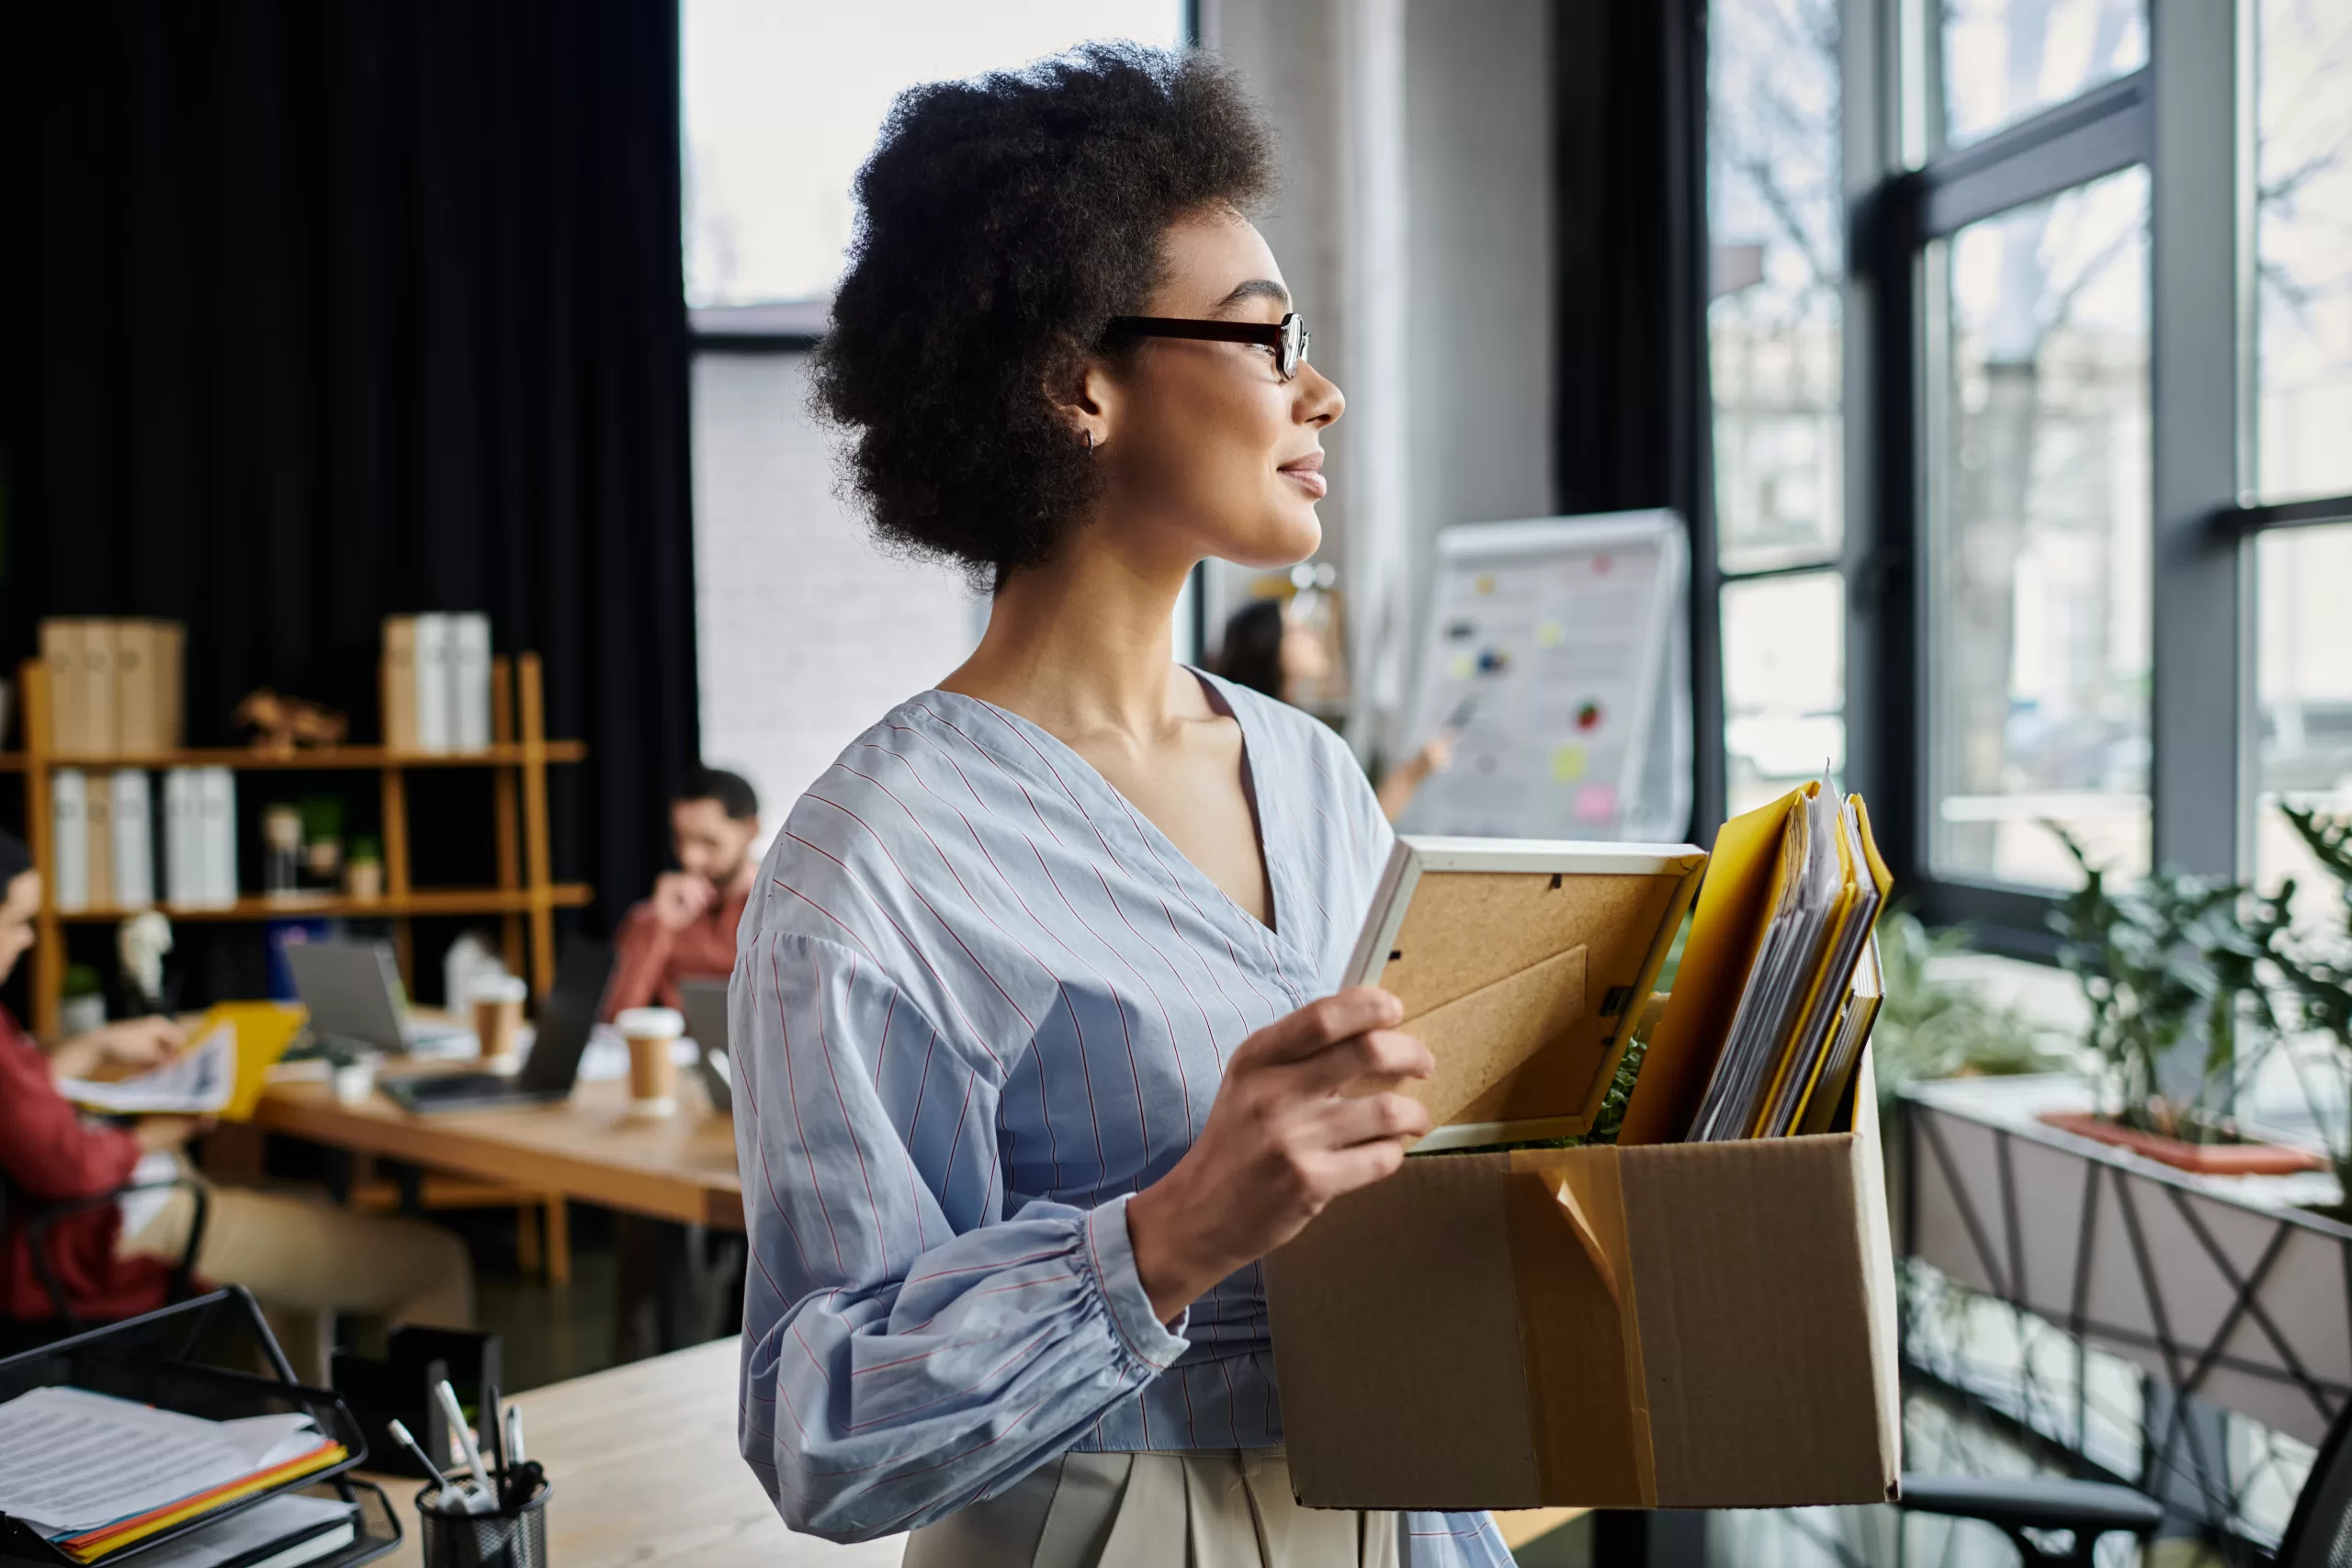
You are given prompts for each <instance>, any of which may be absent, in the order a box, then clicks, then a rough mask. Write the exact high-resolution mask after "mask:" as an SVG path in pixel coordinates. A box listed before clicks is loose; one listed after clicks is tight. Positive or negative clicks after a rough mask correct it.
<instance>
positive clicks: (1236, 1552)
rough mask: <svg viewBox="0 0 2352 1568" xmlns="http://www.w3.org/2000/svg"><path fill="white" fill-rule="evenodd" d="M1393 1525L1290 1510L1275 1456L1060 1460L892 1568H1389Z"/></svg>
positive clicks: (1213, 1453) (1377, 1518)
mask: <svg viewBox="0 0 2352 1568" xmlns="http://www.w3.org/2000/svg"><path fill="white" fill-rule="evenodd" d="M1398 1544H1399V1543H1398V1540H1397V1516H1396V1515H1394V1514H1370V1513H1354V1512H1350V1511H1346V1510H1341V1509H1323V1508H1302V1507H1300V1506H1298V1503H1297V1501H1296V1499H1295V1498H1294V1497H1293V1496H1292V1495H1291V1490H1290V1466H1289V1464H1288V1462H1287V1461H1285V1460H1284V1459H1283V1451H1282V1450H1280V1449H1210V1450H1188V1451H1184V1452H1176V1453H1166V1452H1158V1453H1109V1454H1094V1453H1072V1454H1064V1455H1063V1456H1062V1457H1061V1458H1059V1459H1055V1460H1047V1461H1046V1462H1045V1463H1044V1464H1043V1465H1040V1466H1039V1467H1038V1468H1037V1469H1036V1470H1035V1471H1034V1472H1031V1473H1030V1474H1029V1475H1027V1476H1025V1477H1024V1478H1023V1479H1022V1480H1020V1481H1018V1482H1016V1483H1013V1485H1012V1490H1010V1491H1008V1492H1005V1493H1004V1494H1002V1495H999V1496H996V1497H991V1498H989V1499H988V1500H987V1501H986V1502H981V1503H975V1504H973V1505H972V1506H970V1507H968V1508H965V1509H963V1510H961V1511H960V1512H957V1513H955V1514H951V1515H949V1516H948V1517H946V1518H944V1519H942V1520H940V1521H939V1522H938V1523H937V1524H934V1525H926V1526H924V1527H923V1528H922V1529H919V1530H917V1531H915V1532H914V1533H913V1534H912V1535H910V1536H909V1537H908V1538H907V1554H906V1557H905V1559H904V1560H903V1563H902V1568H1397V1562H1398V1561H1399V1557H1400V1554H1399V1551H1398Z"/></svg>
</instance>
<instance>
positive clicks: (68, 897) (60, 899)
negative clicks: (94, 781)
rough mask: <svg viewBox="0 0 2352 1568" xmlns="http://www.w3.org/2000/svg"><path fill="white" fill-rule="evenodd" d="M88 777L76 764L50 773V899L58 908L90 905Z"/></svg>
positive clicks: (77, 907) (81, 907)
mask: <svg viewBox="0 0 2352 1568" xmlns="http://www.w3.org/2000/svg"><path fill="white" fill-rule="evenodd" d="M89 789H90V781H89V778H88V775H86V774H85V773H83V772H82V770H81V769H79V768H60V769H58V770H57V771H56V772H55V773H51V774H50V775H49V820H50V834H49V838H50V843H51V846H52V848H51V859H52V860H54V861H55V864H53V865H51V867H50V868H49V890H50V899H51V902H52V903H53V904H54V905H55V906H56V907H57V908H60V909H86V908H89V907H90V813H89V798H90V797H89Z"/></svg>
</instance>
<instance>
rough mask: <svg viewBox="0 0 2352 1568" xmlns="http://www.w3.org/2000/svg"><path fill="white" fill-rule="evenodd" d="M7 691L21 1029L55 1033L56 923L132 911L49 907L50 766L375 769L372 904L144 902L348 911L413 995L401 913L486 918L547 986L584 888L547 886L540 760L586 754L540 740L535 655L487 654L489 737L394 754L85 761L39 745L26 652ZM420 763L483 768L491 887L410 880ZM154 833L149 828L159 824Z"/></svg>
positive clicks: (190, 913) (51, 716)
mask: <svg viewBox="0 0 2352 1568" xmlns="http://www.w3.org/2000/svg"><path fill="white" fill-rule="evenodd" d="M17 692H18V694H19V698H18V701H19V711H20V712H21V713H22V714H23V718H22V720H21V721H20V723H21V726H22V728H23V731H24V738H25V744H24V749H23V750H20V751H11V752H6V753H0V773H22V774H23V775H24V778H25V827H26V833H25V837H26V840H27V842H28V845H29V847H30V848H31V850H32V852H33V864H34V865H35V867H36V868H37V869H39V871H40V877H41V907H40V913H39V914H38V915H37V916H36V917H35V929H36V932H37V935H38V939H39V940H38V941H37V942H35V944H34V947H33V976H32V993H33V995H32V1002H33V1031H34V1032H35V1033H37V1034H40V1035H43V1036H50V1037H53V1036H54V1035H55V1034H56V1032H57V1027H58V1004H59V1002H60V1000H61V999H62V992H63V989H64V985H65V944H64V928H65V927H66V926H67V925H73V924H87V923H96V922H101V921H111V920H119V919H124V918H126V917H128V916H130V915H132V914H135V913H137V912H138V911H137V910H134V909H119V908H85V909H70V910H69V909H60V908H57V902H56V886H55V883H54V882H53V881H52V876H53V872H54V867H55V865H56V843H55V839H56V823H55V822H54V820H53V819H52V817H51V803H52V797H51V790H50V776H51V774H52V773H55V772H56V771H57V770H58V769H60V768H85V769H91V770H114V769H122V768H141V769H150V770H153V769H164V768H232V769H234V770H236V771H237V772H239V773H262V772H283V771H288V770H300V771H305V772H311V773H338V772H349V773H377V774H378V775H379V788H380V790H381V792H382V816H383V835H382V836H383V846H384V893H383V897H379V898H370V899H359V898H349V897H342V896H339V895H334V894H322V895H311V894H290V895H286V896H283V897H254V896H245V897H239V898H238V899H237V900H236V902H234V903H232V904H206V905H177V904H167V903H158V904H155V905H153V906H152V907H153V908H157V909H160V910H162V911H163V912H164V914H165V915H166V916H168V917H169V918H170V919H175V920H206V921H232V920H277V919H303V918H331V917H337V916H355V917H359V918H363V919H365V918H379V919H390V920H391V922H392V944H393V947H394V949H395V951H396V952H397V953H398V955H399V958H400V966H401V976H402V978H403V979H404V980H408V981H409V982H410V984H411V987H412V989H413V968H414V961H415V953H414V947H413V940H412V934H411V931H410V928H409V920H410V919H411V917H413V916H419V915H497V916H499V917H501V922H500V923H501V928H502V930H501V936H502V941H503V948H504V951H505V959H506V967H507V968H508V969H509V970H510V971H512V972H515V973H518V974H519V973H522V972H523V970H524V966H525V957H526V942H525V938H526V931H527V934H528V958H529V974H530V980H531V988H532V989H533V990H535V991H537V992H539V993H541V994H545V993H546V992H547V991H548V989H549V988H550V987H553V986H554V984H555V911H556V910H558V909H560V908H579V907H581V906H582V905H584V904H586V903H588V902H589V901H590V899H591V898H592V897H594V892H593V890H592V889H591V888H590V887H588V886H586V885H585V884H582V883H558V882H557V881H556V880H555V876H554V870H553V855H552V852H551V851H550V849H549V845H548V764H549V763H551V762H577V761H582V759H584V758H585V757H586V756H587V754H588V748H587V746H586V745H585V744H584V743H582V742H581V741H578V740H550V739H548V738H547V706H546V697H545V690H544V685H543V682H542V671H541V669H540V664H539V656H538V655H537V654H536V653H526V654H523V655H521V656H519V657H518V658H516V659H515V660H512V661H511V662H510V660H507V658H506V657H505V656H504V655H503V654H502V655H500V656H499V657H497V658H495V659H493V660H491V733H492V736H493V737H494V743H493V744H492V745H491V746H490V747H489V748H487V749H485V750H473V751H427V752H409V751H393V750H388V749H387V748H384V747H381V746H334V747H322V748H320V749H319V750H297V751H293V752H269V751H249V750H234V749H230V748H221V747H214V748H209V749H202V750H183V751H172V752H167V753H164V754H160V755H143V756H119V757H85V756H74V755H66V754H62V753H60V752H58V751H56V750H52V749H51V738H52V737H53V736H54V735H55V734H56V728H55V721H56V711H57V710H56V706H55V694H54V693H53V692H52V691H51V687H50V676H49V667H48V666H47V665H46V664H45V663H43V662H42V661H41V660H38V659H30V660H25V662H24V663H23V664H22V665H20V666H18V683H17ZM421 768H440V769H446V768H488V769H490V770H492V775H491V812H492V818H494V821H495V825H496V830H497V846H498V847H497V857H498V867H497V882H496V884H495V885H494V886H489V887H441V888H424V887H413V886H410V883H409V820H408V783H407V775H408V773H409V772H410V771H411V770H413V769H421ZM159 830H160V828H159Z"/></svg>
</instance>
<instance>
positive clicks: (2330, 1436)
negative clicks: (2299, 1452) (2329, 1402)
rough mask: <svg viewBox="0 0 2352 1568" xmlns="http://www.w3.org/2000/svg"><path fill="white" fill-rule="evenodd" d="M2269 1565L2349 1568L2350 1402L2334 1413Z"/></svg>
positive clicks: (2351, 1503)
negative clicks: (2271, 1562)
mask: <svg viewBox="0 0 2352 1568" xmlns="http://www.w3.org/2000/svg"><path fill="white" fill-rule="evenodd" d="M2273 1561H2274V1562H2276V1563H2277V1565H2278V1568H2352V1403H2346V1405H2345V1407H2344V1408H2343V1409H2342V1410H2339V1411H2337V1412H2336V1414H2335V1426H2333V1427H2329V1428H2328V1430H2327V1440H2326V1441H2325V1442H2324V1443H2322V1444H2320V1446H2319V1453H2318V1454H2317V1455H2316V1456H2315V1457H2314V1458H2313V1459H2312V1472H2311V1475H2310V1477H2309V1478H2308V1479H2307V1480H2305V1481H2304V1483H2303V1490H2302V1494H2301V1495H2300V1496H2298V1497H2297V1498H2296V1499H2295V1512H2294V1516H2293V1517H2291V1518H2290V1519H2289V1520H2288V1521H2287V1533H2286V1535H2285V1536H2284V1537H2283V1538H2282V1539H2281V1540H2279V1542H2278V1557H2277V1558H2275V1559H2274V1560H2273Z"/></svg>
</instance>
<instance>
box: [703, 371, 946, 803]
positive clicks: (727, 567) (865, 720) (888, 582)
mask: <svg viewBox="0 0 2352 1568" xmlns="http://www.w3.org/2000/svg"><path fill="white" fill-rule="evenodd" d="M808 390H809V379H808V355H805V354H702V355H696V356H695V369H694V486H695V497H694V500H695V642H696V652H697V655H698V658H699V670H698V675H699V680H700V682H701V699H702V700H701V710H702V711H701V718H702V749H703V760H704V761H707V762H708V763H710V764H712V765H713V766H717V767H728V768H734V769H736V770H737V771H739V772H741V773H742V774H743V775H744V776H745V777H747V778H749V779H750V780H751V781H752V786H753V787H754V788H756V789H757V790H758V791H759V792H760V804H761V815H762V817H763V824H764V826H765V827H766V828H767V829H769V830H770V831H771V832H773V831H774V829H775V827H776V825H777V824H779V823H780V822H782V821H783V819H784V815H785V812H786V810H787V809H788V808H789V807H790V805H791V802H792V801H793V800H794V799H796V798H797V797H798V795H799V794H800V792H801V791H802V790H803V789H805V788H807V787H808V786H809V784H810V783H811V782H812V781H814V780H815V778H816V777H817V775H818V774H819V773H821V772H822V771H823V770H824V768H825V766H826V765H827V764H828V763H830V762H831V761H832V760H833V758H834V757H835V756H837V755H839V754H840V752H841V750H842V747H843V746H845V745H847V744H848V743H849V742H850V741H851V740H852V739H855V738H856V736H857V735H858V734H859V733H860V732H861V731H863V730H864V729H865V728H866V727H867V726H869V725H871V724H872V723H873V722H874V721H875V720H876V719H877V718H879V717H881V716H882V715H883V713H884V712H885V711H886V710H888V708H889V707H890V706H891V705H893V704H896V703H898V702H899V701H900V700H901V699H902V698H905V697H909V696H912V695H913V694H916V693H918V692H921V691H923V690H925V689H927V688H928V687H930V686H932V685H933V684H935V683H936V682H938V680H939V678H940V677H941V676H943V675H944V674H946V673H947V671H950V670H951V669H953V668H955V666H956V664H957V663H958V662H959V661H960V660H962V659H963V658H964V656H965V655H966V654H967V653H968V652H969V651H970V650H971V648H972V645H973V643H974V641H975V640H976V636H977V630H978V624H979V622H978V608H977V606H976V604H975V602H974V600H973V599H972V597H971V596H970V595H969V594H967V592H965V590H964V587H963V583H962V581H961V580H960V579H958V578H957V577H956V575H955V574H953V573H951V572H948V571H946V570H943V569H941V568H938V567H931V566H918V565H914V564H911V563H909V562H906V561H901V560H895V559H892V558H888V557H885V556H884V555H883V554H882V553H881V552H880V551H878V550H877V549H876V547H874V545H873V544H872V542H871V541H870V540H869V538H868V536H867V535H866V532H865V526H864V525H863V524H861V523H860V522H859V521H858V520H857V519H856V518H855V517H854V515H852V514H851V513H849V512H848V511H847V509H846V508H844V507H843V506H842V503H841V502H840V501H839V500H837V499H836V498H835V495H834V493H833V491H834V480H833V468H832V454H831V447H830V446H829V445H828V440H827V437H826V434H825V433H824V432H823V431H822V430H821V429H820V427H819V426H818V424H817V423H816V422H815V420H814V419H813V418H811V416H810V414H809V408H808Z"/></svg>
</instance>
